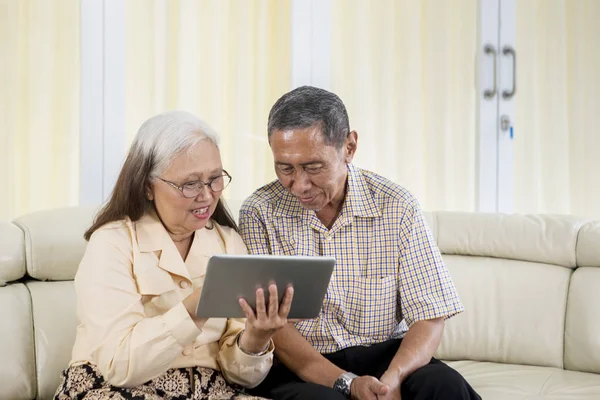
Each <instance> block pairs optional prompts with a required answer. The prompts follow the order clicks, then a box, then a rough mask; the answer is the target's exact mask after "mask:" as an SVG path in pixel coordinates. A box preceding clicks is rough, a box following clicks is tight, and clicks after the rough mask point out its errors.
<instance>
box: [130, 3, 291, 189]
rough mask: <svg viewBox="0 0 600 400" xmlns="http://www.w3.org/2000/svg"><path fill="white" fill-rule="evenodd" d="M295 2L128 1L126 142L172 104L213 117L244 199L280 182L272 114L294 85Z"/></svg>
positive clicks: (211, 121) (236, 186)
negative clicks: (271, 136) (269, 132)
mask: <svg viewBox="0 0 600 400" xmlns="http://www.w3.org/2000/svg"><path fill="white" fill-rule="evenodd" d="M290 7H291V4H290V1H289V0H286V1H279V0H269V1H267V0H259V1H237V0H227V1H225V0H198V1H196V0H194V1H183V0H182V1H170V0H169V1H167V0H152V1H149V0H134V1H131V0H128V1H127V4H126V40H127V42H126V53H127V55H126V132H127V135H128V138H127V143H126V145H129V143H130V142H131V140H132V139H133V136H134V135H135V133H136V132H137V129H138V128H139V126H140V125H141V123H142V122H143V121H144V120H145V119H147V118H149V117H150V116H152V115H154V114H156V113H159V112H162V111H165V110H169V109H183V110H186V111H189V112H192V113H194V114H196V115H198V116H199V117H200V118H202V119H204V120H206V121H207V122H208V123H209V124H210V125H211V126H212V127H213V128H215V129H216V130H217V131H218V132H219V133H220V135H221V155H222V158H223V164H224V167H225V169H227V170H228V171H229V173H231V175H232V176H233V182H232V184H231V185H230V187H229V188H228V189H227V190H226V192H225V193H224V195H225V197H227V198H231V199H235V200H242V199H244V198H245V197H247V196H248V195H250V194H251V193H252V192H253V191H254V190H255V189H256V188H258V187H259V186H261V185H263V184H265V183H267V182H269V181H271V180H273V179H275V174H274V172H273V165H272V156H271V152H270V149H269V146H268V143H267V116H268V113H269V110H270V107H271V106H272V105H273V103H274V102H275V101H276V100H277V98H278V97H279V96H281V95H282V94H283V93H285V92H286V91H288V90H290V89H291V86H290V85H291V75H290V70H291V67H290V58H291V52H290V40H291V39H290V24H291V22H290V17H291V15H290Z"/></svg>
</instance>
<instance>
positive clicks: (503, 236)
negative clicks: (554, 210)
mask: <svg viewBox="0 0 600 400" xmlns="http://www.w3.org/2000/svg"><path fill="white" fill-rule="evenodd" d="M436 220H437V231H438V246H439V247H440V250H441V251H442V253H444V254H461V255H471V256H486V257H496V258H507V259H513V260H522V261H533V262H540V263H545V264H556V265H561V266H564V267H570V268H574V267H575V266H576V265H577V264H576V256H575V255H576V244H577V232H578V231H579V229H580V227H581V226H582V225H584V224H585V223H586V222H587V220H585V219H582V218H578V217H570V216H551V215H505V214H484V213H460V212H438V213H436Z"/></svg>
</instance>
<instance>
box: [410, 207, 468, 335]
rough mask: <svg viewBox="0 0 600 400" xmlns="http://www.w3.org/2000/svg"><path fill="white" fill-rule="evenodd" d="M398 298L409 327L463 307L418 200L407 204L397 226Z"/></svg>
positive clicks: (450, 313) (458, 310)
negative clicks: (399, 248) (398, 241)
mask: <svg viewBox="0 0 600 400" xmlns="http://www.w3.org/2000/svg"><path fill="white" fill-rule="evenodd" d="M400 243H401V246H402V248H401V250H400V260H399V270H400V286H399V291H400V293H399V302H400V309H401V311H402V315H403V317H404V319H405V320H406V323H407V325H408V326H409V327H410V326H411V325H412V324H414V323H415V322H417V321H420V320H426V319H435V318H440V317H444V318H446V319H447V318H450V317H452V316H454V315H456V314H458V313H460V312H462V311H464V307H463V305H462V303H461V302H460V299H459V297H458V294H457V292H456V288H455V287H454V283H453V282H452V278H451V277H450V273H449V271H448V269H447V268H446V265H445V264H444V261H443V260H442V255H441V254H440V251H439V249H438V247H437V244H436V243H435V240H434V239H433V235H432V234H431V231H430V230H429V227H428V226H427V223H426V222H425V217H424V216H423V213H422V212H421V209H420V207H419V205H418V203H416V202H415V203H412V204H410V205H409V206H408V207H407V210H406V211H405V213H404V218H403V220H402V222H401V227H400Z"/></svg>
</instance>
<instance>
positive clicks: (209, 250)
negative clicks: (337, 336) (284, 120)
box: [55, 112, 293, 399]
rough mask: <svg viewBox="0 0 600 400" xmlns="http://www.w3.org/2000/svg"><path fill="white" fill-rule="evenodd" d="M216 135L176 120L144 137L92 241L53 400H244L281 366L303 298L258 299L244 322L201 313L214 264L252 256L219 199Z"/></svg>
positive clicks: (152, 125) (163, 118) (90, 234)
mask: <svg viewBox="0 0 600 400" xmlns="http://www.w3.org/2000/svg"><path fill="white" fill-rule="evenodd" d="M230 180H231V177H230V176H229V174H228V173H227V172H226V171H225V170H224V169H223V166H222V164H221V157H220V154H219V148H218V147H217V136H216V134H215V133H214V132H213V130H212V129H211V128H210V127H209V126H207V125H206V124H205V123H203V122H202V121H201V120H199V119H197V118H196V117H194V116H193V115H190V114H188V113H184V112H168V113H164V114H161V115H158V116H156V117H153V118H151V119H149V120H148V121H146V122H145V123H144V124H143V125H142V127H141V128H140V130H139V132H138V133H137V136H136V137H135V139H134V142H133V144H132V145H131V149H130V151H129V155H128V157H127V160H126V161H125V164H124V165H123V168H122V170H121V173H120V175H119V178H118V180H117V183H116V186H115V188H114V191H113V193H112V195H111V197H110V199H109V201H108V203H107V204H106V205H105V206H104V207H103V208H102V209H101V210H100V212H99V214H98V215H97V217H96V219H95V222H94V223H93V225H92V226H91V227H90V228H89V230H88V231H87V232H86V233H85V239H86V240H88V241H89V243H88V246H87V249H86V251H85V255H84V257H83V259H82V261H81V264H80V266H79V270H78V271H77V276H76V277H75V288H76V292H77V313H78V318H79V321H80V325H79V326H78V328H77V338H76V340H75V345H74V348H73V354H72V359H71V363H70V366H69V368H68V369H67V370H65V371H64V372H63V374H62V382H61V384H60V387H59V388H58V390H57V392H56V396H55V399H75V398H77V399H83V398H85V399H122V398H124V399H225V398H244V397H245V396H244V395H243V394H242V393H243V388H251V387H254V386H256V385H258V384H259V383H260V382H261V381H262V380H263V379H264V377H265V376H266V374H267V372H268V371H269V369H270V367H271V365H272V361H273V343H272V341H271V336H272V335H273V334H274V333H275V332H277V330H279V329H280V328H282V327H283V326H284V325H285V324H286V323H287V320H286V318H287V315H288V312H289V310H290V306H291V302H292V297H293V290H292V288H288V289H287V290H286V293H285V295H284V298H283V301H282V303H281V304H277V298H278V297H277V288H276V286H275V285H271V286H270V287H269V288H268V290H269V294H270V302H271V303H270V304H265V296H264V292H263V290H262V289H258V290H257V292H256V304H257V305H256V311H254V310H253V309H252V308H251V307H250V306H249V305H248V303H246V302H245V301H244V300H240V306H241V307H242V308H243V309H244V311H245V314H246V317H247V318H246V319H225V318H210V319H202V318H198V317H197V316H196V315H195V308H196V305H197V303H198V300H199V297H200V290H201V288H202V283H203V280H204V274H205V269H206V264H207V261H208V259H209V257H210V256H211V255H213V254H219V253H246V247H245V245H244V243H243V242H242V240H241V238H240V236H239V235H238V233H237V226H236V224H235V222H234V220H233V218H232V217H231V215H230V213H229V212H228V210H227V208H226V206H225V203H224V202H223V200H222V199H220V197H221V192H222V191H223V189H225V187H226V186H227V185H228V184H229V182H230Z"/></svg>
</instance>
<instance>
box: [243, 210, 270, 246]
mask: <svg viewBox="0 0 600 400" xmlns="http://www.w3.org/2000/svg"><path fill="white" fill-rule="evenodd" d="M240 235H241V236H242V239H243V240H244V243H246V247H247V248H248V252H249V253H250V254H271V245H270V243H269V235H268V234H267V228H266V227H265V224H264V222H263V221H262V220H261V218H260V216H259V215H258V214H257V213H256V212H255V211H254V210H252V209H251V208H249V207H247V206H246V205H244V206H242V209H241V210H240Z"/></svg>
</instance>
